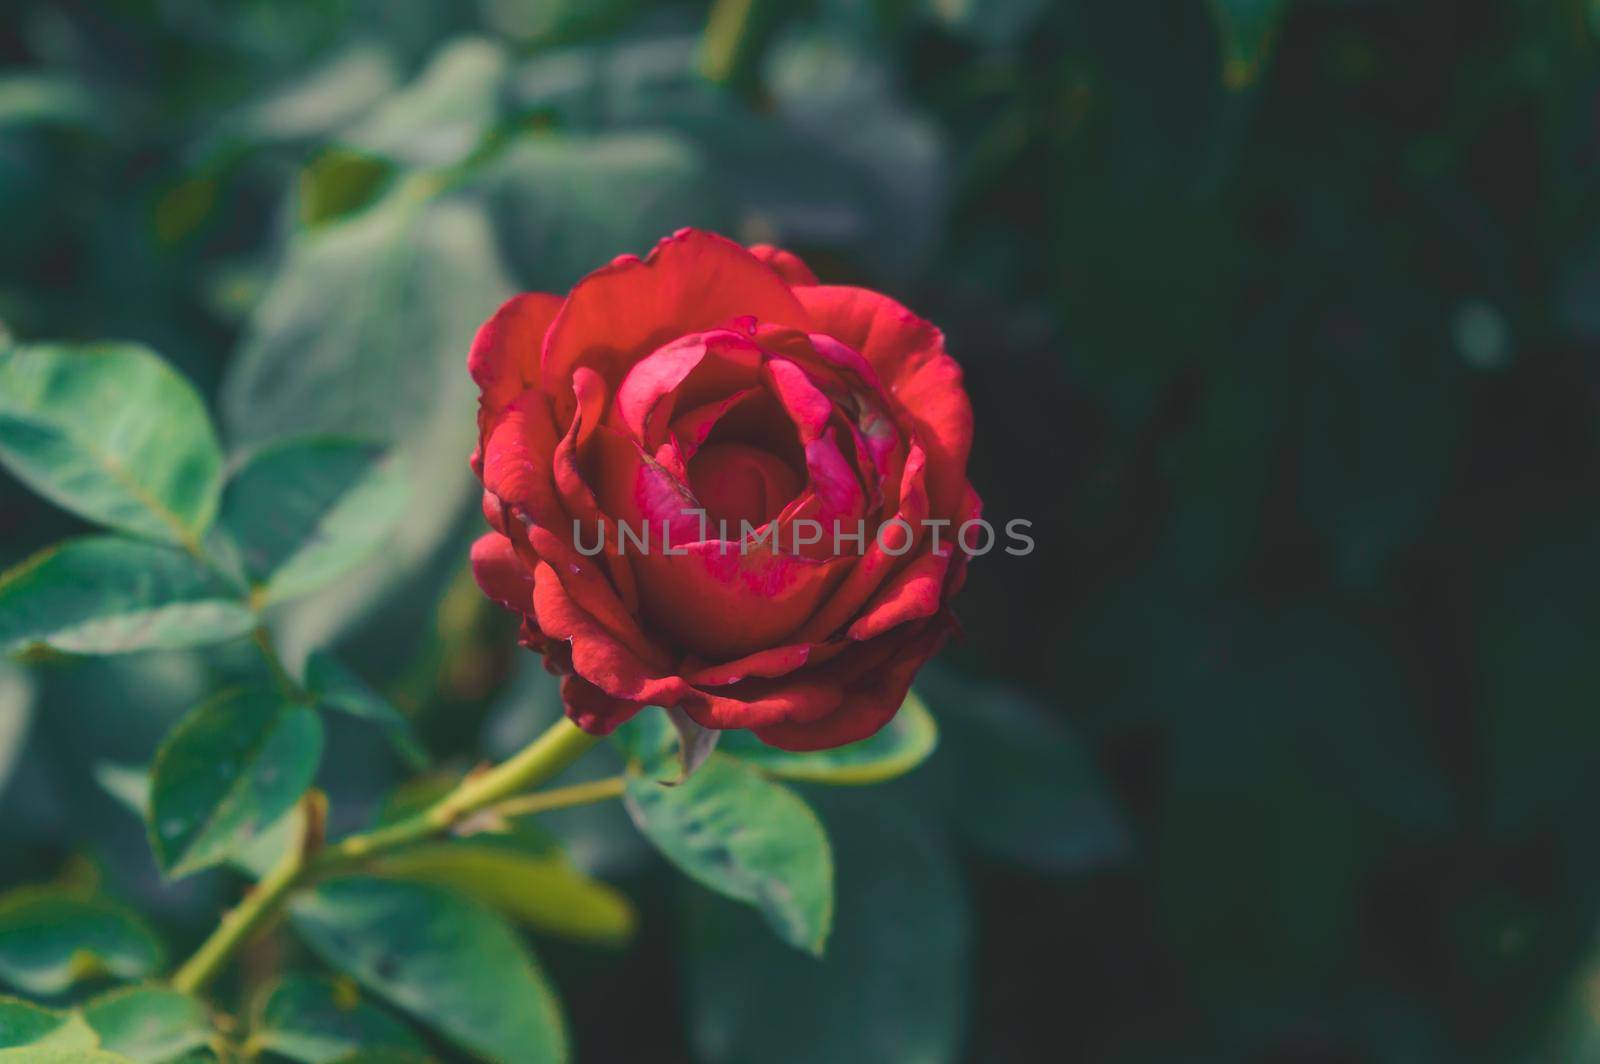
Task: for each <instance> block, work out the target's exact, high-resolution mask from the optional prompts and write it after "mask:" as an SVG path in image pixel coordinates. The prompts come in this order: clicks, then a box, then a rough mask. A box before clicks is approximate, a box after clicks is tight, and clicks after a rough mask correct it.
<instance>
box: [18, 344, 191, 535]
mask: <svg viewBox="0 0 1600 1064" xmlns="http://www.w3.org/2000/svg"><path fill="white" fill-rule="evenodd" d="M0 463H3V464H4V465H5V466H6V467H7V468H9V469H10V470H11V471H12V472H13V473H15V474H16V475H17V477H18V478H19V479H21V480H22V481H23V482H24V483H25V484H27V485H28V486H29V487H31V488H32V489H33V490H34V491H37V492H38V493H39V494H41V495H43V496H44V497H45V498H47V499H49V500H51V501H52V502H54V503H56V504H57V505H59V506H63V507H65V508H66V509H68V510H71V511H72V512H73V513H76V514H78V515H80V516H82V517H85V518H88V519H89V520H90V521H96V522H99V523H100V524H105V525H111V526H112V527H114V528H119V529H122V530H123V531H126V532H131V533H133V534H135V535H139V536H147V537H151V538H154V539H161V540H167V541H170V542H187V543H193V542H196V541H197V540H198V539H199V538H200V535H201V534H202V533H203V532H205V530H206V527H207V526H208V525H209V524H210V523H211V519H212V517H213V516H214V515H215V514H216V510H217V492H218V489H219V487H220V485H221V474H222V451H221V449H220V448H219V447H218V446H217V436H216V432H215V430H214V429H213V428H212V427H211V419H210V418H209V417H208V416H207V414H206V409H205V404H203V403H202V402H201V401H200V397H199V396H198V395H196V394H195V392H194V389H193V388H191V387H190V386H189V384H188V382H187V381H185V380H184V379H183V378H182V377H180V376H179V375H178V374H177V373H176V372H174V371H173V370H172V368H171V367H170V366H168V365H167V364H166V363H165V362H163V361H162V360H161V359H160V358H158V357H157V356H156V355H154V354H153V353H151V352H149V351H147V350H145V349H144V348H142V347H136V346H133V345H130V344H95V345H90V346H86V347H68V346H60V345H49V346H45V345H40V346H33V347H13V348H11V349H9V350H6V351H0Z"/></svg>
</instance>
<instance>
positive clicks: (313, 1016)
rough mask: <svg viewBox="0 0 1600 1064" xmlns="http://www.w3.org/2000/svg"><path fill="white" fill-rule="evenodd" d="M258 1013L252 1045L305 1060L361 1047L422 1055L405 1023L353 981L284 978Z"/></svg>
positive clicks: (319, 1062) (318, 1063)
mask: <svg viewBox="0 0 1600 1064" xmlns="http://www.w3.org/2000/svg"><path fill="white" fill-rule="evenodd" d="M254 1015H255V1018H254V1020H253V1021H252V1023H251V1026H250V1045H251V1047H252V1048H256V1049H264V1050H268V1051H270V1052H272V1053H276V1054H277V1055H279V1056H283V1057H289V1058H290V1059H292V1060H298V1061H300V1062H301V1064H327V1062H329V1061H334V1060H339V1059H341V1058H343V1057H344V1056H346V1055H347V1054H349V1053H353V1052H355V1051H356V1050H358V1049H359V1050H368V1051H373V1052H376V1051H379V1050H392V1051H397V1052H401V1053H410V1054H414V1055H421V1054H422V1053H423V1046H422V1043H421V1042H420V1041H418V1039H417V1036H416V1035H414V1034H412V1033H411V1031H410V1030H409V1029H408V1028H407V1027H406V1025H405V1024H404V1023H402V1022H401V1021H400V1020H397V1019H395V1018H394V1017H393V1016H391V1015H389V1013H388V1012H386V1011H384V1009H382V1008H380V1007H379V1006H377V1005H375V1004H373V1003H372V1002H370V1001H367V1000H365V999H364V998H362V996H361V991H360V990H359V989H357V988H356V985H355V984H354V983H352V982H350V981H349V980H337V981H336V980H333V979H324V978H314V977H312V976H305V975H289V976H285V977H284V978H283V979H281V980H279V981H278V982H277V983H275V984H274V985H273V986H272V987H271V988H269V989H268V990H267V991H266V992H265V993H264V994H263V995H262V996H261V997H260V998H259V999H258V1001H257V1003H256V1007H255V1013H254Z"/></svg>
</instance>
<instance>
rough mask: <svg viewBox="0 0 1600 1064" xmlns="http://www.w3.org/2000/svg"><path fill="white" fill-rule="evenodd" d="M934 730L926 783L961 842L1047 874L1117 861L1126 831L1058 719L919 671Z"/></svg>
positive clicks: (1019, 698)
mask: <svg viewBox="0 0 1600 1064" xmlns="http://www.w3.org/2000/svg"><path fill="white" fill-rule="evenodd" d="M919 683H920V684H921V685H922V690H923V694H924V695H926V696H927V698H928V699H929V700H930V701H931V702H932V703H933V706H934V709H935V711H936V712H937V713H938V714H939V721H940V725H941V727H942V728H943V729H944V737H945V740H946V741H945V742H944V744H943V746H942V749H941V753H940V756H939V757H938V758H937V759H936V760H935V761H934V763H933V764H932V765H930V766H929V771H928V773H927V774H926V783H927V784H928V785H929V787H930V789H931V790H933V791H934V792H935V793H936V794H937V795H938V797H939V799H940V800H941V801H943V802H945V803H946V805H947V808H948V812H949V815H950V818H951V820H952V822H953V823H954V825H955V827H956V828H957V830H959V831H960V832H961V834H962V837H963V838H964V840H965V841H966V842H968V843H969V844H970V845H972V846H973V847H974V848H976V849H978V850H980V851H982V852H983V853H986V854H988V855H990V856H993V857H997V858H1000V859H1002V860H1006V861H1011V862H1014V863H1017V864H1021V865H1025V866H1030V867H1034V868H1038V869H1041V870H1044V871H1050V872H1080V871H1083V870H1085V869H1088V868H1096V867H1101V866H1104V865H1107V864H1113V863H1116V862H1118V861H1121V860H1122V859H1123V858H1125V857H1126V856H1127V855H1128V852H1129V849H1130V847H1131V844H1132V843H1131V839H1130V837H1129V832H1128V827H1127V824H1126V823H1125V822H1124V820H1123V816H1122V813H1121V811H1120V810H1119V809H1118V807H1117V805H1116V803H1115V802H1114V801H1113V800H1112V797H1111V795H1110V793H1109V791H1108V789H1107V786H1106V783H1105V780H1104V778H1103V777H1102V776H1101V774H1100V770H1099V769H1098V768H1097V767H1096V765H1095V763H1094V758H1093V755H1092V753H1091V752H1090V751H1089V750H1088V749H1087V748H1086V747H1085V746H1084V745H1083V744H1082V742H1081V741H1080V740H1079V739H1078V737H1077V735H1075V734H1074V733H1073V732H1072V731H1071V730H1070V729H1069V728H1068V727H1067V725H1066V724H1065V722H1063V721H1062V720H1061V719H1060V718H1059V717H1058V716H1055V715H1052V714H1051V713H1049V712H1048V711H1047V710H1046V709H1045V708H1044V707H1042V706H1039V705H1037V704H1035V703H1033V702H1032V701H1031V700H1029V699H1028V698H1026V697H1025V696H1023V695H1021V694H1020V693H1018V692H1015V691H1012V690H1009V689H1006V688H1001V687H995V686H989V685H979V684H972V683H966V682H962V681H960V680H958V679H957V678H956V677H954V676H952V675H950V674H949V673H948V672H946V671H945V670H925V671H924V673H923V676H922V679H921V680H920V681H919Z"/></svg>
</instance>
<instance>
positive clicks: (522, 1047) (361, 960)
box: [290, 876, 568, 1064]
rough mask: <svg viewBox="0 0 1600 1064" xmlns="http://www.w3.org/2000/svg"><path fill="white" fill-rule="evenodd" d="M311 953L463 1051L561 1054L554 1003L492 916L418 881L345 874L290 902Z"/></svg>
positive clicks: (531, 1058)
mask: <svg viewBox="0 0 1600 1064" xmlns="http://www.w3.org/2000/svg"><path fill="white" fill-rule="evenodd" d="M290 914H291V916H292V918H293V920H294V926H295V929H296V930H297V931H299V933H300V936H301V938H303V939H304V940H305V941H306V944H307V945H309V946H310V947H311V948H312V950H314V951H315V952H316V953H317V954H319V955H320V956H321V957H322V958H323V959H324V960H325V961H327V962H328V963H329V964H331V965H333V966H334V967H335V968H338V969H340V970H341V971H343V972H345V973H346V974H347V975H349V976H350V977H351V978H353V979H355V980H356V981H357V982H359V983H361V984H362V985H363V986H365V987H367V988H368V989H370V990H372V991H373V992H374V993H377V994H378V995H380V996H381V997H383V998H385V999H386V1000H388V1001H389V1002H391V1003H392V1004H394V1005H395V1006H397V1007H399V1008H401V1009H404V1010H405V1011H406V1012H408V1013H410V1014H411V1015H412V1016H414V1017H415V1018H416V1019H418V1020H419V1021H421V1022H423V1023H426V1024H427V1025H428V1026H430V1027H432V1028H433V1029H434V1030H436V1031H438V1032H439V1033H440V1034H442V1035H444V1036H445V1037H446V1038H448V1039H450V1041H452V1042H454V1043H455V1044H456V1045H458V1046H460V1047H461V1048H463V1049H466V1050H468V1051H469V1052H471V1053H474V1054H476V1055H478V1056H482V1057H487V1058H489V1059H491V1060H498V1061H502V1062H504V1064H549V1062H552V1061H564V1060H566V1059H567V1057H568V1050H567V1034H566V1026H565V1022H564V1021H563V1019H562V1016H561V1009H560V1006H559V1004H558V1003H557V1001H556V998H555V995H554V993H552V991H551V989H550V985H549V983H548V982H547V981H546V979H545V977H544V973H543V972H542V971H540V969H539V967H538V965H537V964H536V963H535V962H534V959H533V957H532V955H531V954H529V952H528V950H527V949H526V947H525V946H524V945H523V943H522V941H521V940H520V939H519V938H518V937H517V935H516V932H514V931H513V930H512V929H511V927H510V926H509V925H508V924H507V923H506V922H505V921H504V920H502V919H501V918H500V917H499V916H497V915H495V913H494V912H493V911H492V910H490V909H488V908H486V907H484V906H483V905H481V904H479V903H478V902H475V901H472V900H470V899H468V898H466V897H463V896H462V895H460V894H456V893H455V892H453V891H450V890H446V889H444V888H441V887H436V886H432V885H430V884H425V883H409V882H403V881H400V880H389V879H377V878H373V877H369V876H347V877H343V878H340V879H334V880H330V881H328V882H326V883H323V884H322V885H320V886H318V887H317V888H316V889H315V890H312V891H309V892H307V893H305V894H302V895H301V896H299V897H298V898H296V899H295V901H294V902H293V903H292V904H291V906H290Z"/></svg>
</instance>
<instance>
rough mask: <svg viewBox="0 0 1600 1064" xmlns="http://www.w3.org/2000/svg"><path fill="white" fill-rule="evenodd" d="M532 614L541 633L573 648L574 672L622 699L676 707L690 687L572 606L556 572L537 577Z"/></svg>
mask: <svg viewBox="0 0 1600 1064" xmlns="http://www.w3.org/2000/svg"><path fill="white" fill-rule="evenodd" d="M533 582H534V583H533V608H534V616H535V617H536V618H537V619H538V622H539V628H540V629H541V630H542V631H543V632H544V633H545V635H546V636H548V637H549V638H551V639H565V640H567V641H568V642H569V643H571V645H572V668H573V670H574V671H576V672H577V673H578V674H579V675H580V676H582V677H584V678H585V679H586V680H588V681H589V682H590V683H592V684H594V685H595V686H596V687H599V688H600V689H601V690H602V691H604V692H606V693H607V694H609V695H614V696H616V697H617V698H624V699H629V700H633V701H639V702H647V703H650V704H652V705H666V706H670V705H676V704H677V702H678V699H679V698H681V697H682V696H683V693H684V692H685V691H686V690H687V689H688V685H687V684H685V683H684V682H683V681H682V680H681V679H679V678H678V677H676V676H673V675H670V674H669V673H667V671H666V670H664V669H660V668H656V667H653V666H652V665H651V664H650V663H649V662H646V661H645V660H643V659H642V658H640V657H639V656H638V655H637V654H635V653H634V652H633V651H632V650H630V649H628V648H627V647H626V646H624V645H623V644H622V643H621V642H620V641H618V640H617V639H616V638H615V637H614V636H613V635H612V634H611V633H610V632H608V631H607V630H606V629H605V627H604V626H602V625H601V624H600V623H599V622H598V621H596V620H595V619H594V617H592V616H591V615H590V614H589V613H588V612H586V611H585V610H584V609H583V608H582V607H580V606H579V605H578V604H577V603H576V602H574V601H573V600H572V597H571V596H570V595H569V594H568V593H567V589H566V588H565V587H564V586H563V585H562V582H561V580H560V578H558V577H557V576H556V573H555V570H554V569H552V568H550V566H549V565H548V564H546V563H541V564H540V565H539V567H538V569H536V570H535V571H534V576H533Z"/></svg>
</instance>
